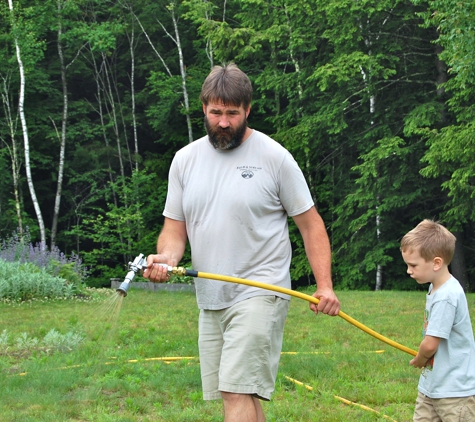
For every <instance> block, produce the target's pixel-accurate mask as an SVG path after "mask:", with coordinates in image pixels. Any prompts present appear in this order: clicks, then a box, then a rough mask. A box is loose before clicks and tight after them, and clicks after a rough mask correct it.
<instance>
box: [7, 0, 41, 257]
mask: <svg viewBox="0 0 475 422" xmlns="http://www.w3.org/2000/svg"><path fill="white" fill-rule="evenodd" d="M8 7H9V10H10V25H11V29H12V34H13V41H14V45H15V53H16V59H17V62H18V70H19V73H20V92H19V96H18V113H19V115H20V121H21V128H22V133H23V144H24V152H25V170H26V180H27V183H28V189H29V191H30V196H31V200H32V202H33V207H34V209H35V213H36V218H37V220H38V227H39V229H40V238H41V247H42V248H45V247H46V230H45V224H44V220H43V215H42V213H41V208H40V204H39V202H38V198H37V196H36V191H35V186H34V184H33V177H32V174H31V163H30V141H29V137H28V125H27V122H26V117H25V108H24V104H25V84H26V77H25V68H24V65H23V60H22V55H21V46H20V35H19V34H20V32H19V28H18V25H17V20H16V17H15V10H14V8H13V1H12V0H8Z"/></svg>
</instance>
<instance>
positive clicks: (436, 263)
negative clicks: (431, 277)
mask: <svg viewBox="0 0 475 422" xmlns="http://www.w3.org/2000/svg"><path fill="white" fill-rule="evenodd" d="M432 263H433V265H434V271H439V270H440V269H441V268H442V266H443V265H444V260H443V259H442V258H441V257H440V256H436V257H435V258H434V259H433V260H432Z"/></svg>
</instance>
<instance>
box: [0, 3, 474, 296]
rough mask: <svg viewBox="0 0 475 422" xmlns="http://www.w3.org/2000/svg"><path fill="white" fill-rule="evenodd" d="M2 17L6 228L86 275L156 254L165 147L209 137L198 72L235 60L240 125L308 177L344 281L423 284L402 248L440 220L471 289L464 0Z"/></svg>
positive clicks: (169, 7)
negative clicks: (71, 258)
mask: <svg viewBox="0 0 475 422" xmlns="http://www.w3.org/2000/svg"><path fill="white" fill-rule="evenodd" d="M0 20H1V21H0V22H1V23H0V92H1V96H2V108H1V110H0V174H1V175H2V177H1V178H0V239H4V240H5V239H9V238H10V237H11V236H20V237H22V236H26V237H28V239H31V241H32V242H39V244H40V245H42V247H46V248H50V249H59V250H61V251H63V252H64V253H65V254H74V255H75V256H76V255H78V256H79V257H80V258H81V259H82V261H83V263H84V264H85V265H86V266H87V267H88V268H89V277H88V283H89V284H90V285H93V286H105V285H107V284H108V283H109V278H110V277H122V276H123V275H125V271H126V268H127V263H128V262H129V261H131V260H133V258H134V257H135V256H136V255H138V254H139V253H144V254H145V255H147V254H149V253H153V252H154V249H155V242H156V237H157V235H158V233H159V231H160V228H161V225H162V224H163V217H162V215H161V212H162V210H163V206H164V201H165V196H166V189H167V177H168V169H169V166H170V163H171V160H172V158H173V156H174V154H175V152H176V151H177V150H178V149H180V148H181V147H183V146H185V145H186V144H187V143H189V142H191V141H192V140H193V139H197V138H199V137H201V136H203V135H204V134H205V131H204V125H203V114H202V110H201V104H200V102H199V92H200V89H201V84H202V83H203V80H204V78H205V77H206V75H207V74H208V73H209V71H210V69H211V67H212V66H213V65H216V64H222V63H224V62H230V61H234V62H235V63H236V64H238V66H239V67H240V68H241V69H242V70H244V71H245V72H246V73H247V74H248V75H249V77H250V78H251V81H252V83H253V86H254V100H253V106H252V111H251V115H250V118H249V125H250V127H252V128H254V129H258V130H260V131H263V132H265V133H266V134H268V135H270V136H272V137H273V138H274V139H276V140H277V141H278V142H280V143H281V144H282V145H284V146H285V147H286V148H287V149H289V151H290V152H291V153H292V154H293V155H294V157H295V158H296V160H297V161H298V162H299V164H300V166H301V168H302V169H303V171H304V174H305V176H306V178H307V181H308V184H309V186H310V188H311V191H312V194H313V196H314V199H315V202H316V204H317V207H318V209H319V211H320V213H321V215H322V217H323V218H324V220H325V222H326V225H327V229H328V232H329V235H330V239H331V243H332V249H333V274H334V283H335V286H336V287H337V288H339V289H362V290H369V289H376V290H379V289H382V288H384V289H405V290H408V289H416V288H418V286H417V284H416V283H415V282H414V281H413V280H412V279H410V278H409V277H407V275H406V269H405V266H404V263H403V262H402V259H401V257H400V252H399V247H398V244H399V240H400V238H401V237H402V236H403V235H404V234H405V233H406V232H407V231H408V230H410V229H411V228H413V227H414V226H415V225H416V224H417V223H418V222H419V221H420V220H422V219H424V218H434V219H437V220H440V221H442V222H443V223H444V224H445V225H446V226H447V227H448V228H449V229H450V230H451V231H452V232H453V233H454V234H455V235H456V236H457V250H456V254H455V257H454V261H453V263H452V265H451V270H452V272H453V274H454V275H456V276H457V277H458V279H459V280H460V282H461V284H462V285H463V286H464V287H465V289H466V290H467V291H475V283H473V281H471V280H473V278H474V276H475V257H474V254H473V246H472V242H473V239H474V237H475V232H474V230H475V228H474V225H473V223H472V221H474V218H473V217H474V213H475V200H474V195H475V191H474V183H475V83H474V82H475V24H474V22H475V2H473V1H471V0H467V1H464V0H461V1H455V0H430V1H423V0H413V1H408V0H402V1H400V0H325V1H323V0H306V1H302V0H287V1H286V0H276V1H274V0H268V1H263V0H240V1H235V0H221V1H205V0H182V1H178V0H177V1H162V0H156V1H153V2H149V1H144V0H129V1H127V0H19V1H14V0H4V1H2V3H1V5H0ZM237 194H245V192H243V193H237ZM291 237H292V242H293V248H294V258H293V263H292V278H293V280H295V283H296V284H311V283H313V282H314V281H313V280H312V275H311V271H310V268H309V267H308V265H307V263H306V258H305V253H304V250H303V245H302V242H301V241H300V240H299V236H298V232H297V230H296V228H295V226H293V225H291ZM216 241H217V242H219V239H216ZM183 263H184V264H185V265H186V264H189V253H187V254H186V257H185V259H184V262H183ZM197 270H199V271H206V270H207V269H206V268H200V269H197ZM424 288H425V287H424Z"/></svg>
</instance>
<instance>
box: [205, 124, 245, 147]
mask: <svg viewBox="0 0 475 422" xmlns="http://www.w3.org/2000/svg"><path fill="white" fill-rule="evenodd" d="M205 127H206V132H207V133H208V138H209V141H210V142H211V145H213V147H214V148H215V149H220V150H223V151H229V150H231V149H234V148H237V147H238V146H239V145H241V144H242V140H243V138H244V134H245V133H246V129H247V119H244V121H243V122H242V123H241V124H240V125H239V126H238V127H237V128H236V129H232V128H231V127H227V128H225V129H223V128H221V127H219V126H217V127H215V128H213V127H211V125H210V124H209V122H208V119H207V118H206V116H205Z"/></svg>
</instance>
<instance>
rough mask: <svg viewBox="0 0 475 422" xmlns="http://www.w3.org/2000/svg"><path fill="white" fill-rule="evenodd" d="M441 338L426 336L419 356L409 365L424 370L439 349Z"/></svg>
mask: <svg viewBox="0 0 475 422" xmlns="http://www.w3.org/2000/svg"><path fill="white" fill-rule="evenodd" d="M439 343H440V338H439V337H433V336H428V335H426V336H425V337H424V340H422V342H421V344H420V346H419V351H418V352H417V356H416V357H415V358H414V359H412V360H411V361H410V362H409V364H410V365H412V366H414V368H424V367H426V366H427V364H428V363H429V361H430V360H431V359H432V358H433V357H434V355H435V352H437V349H438V348H439Z"/></svg>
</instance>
